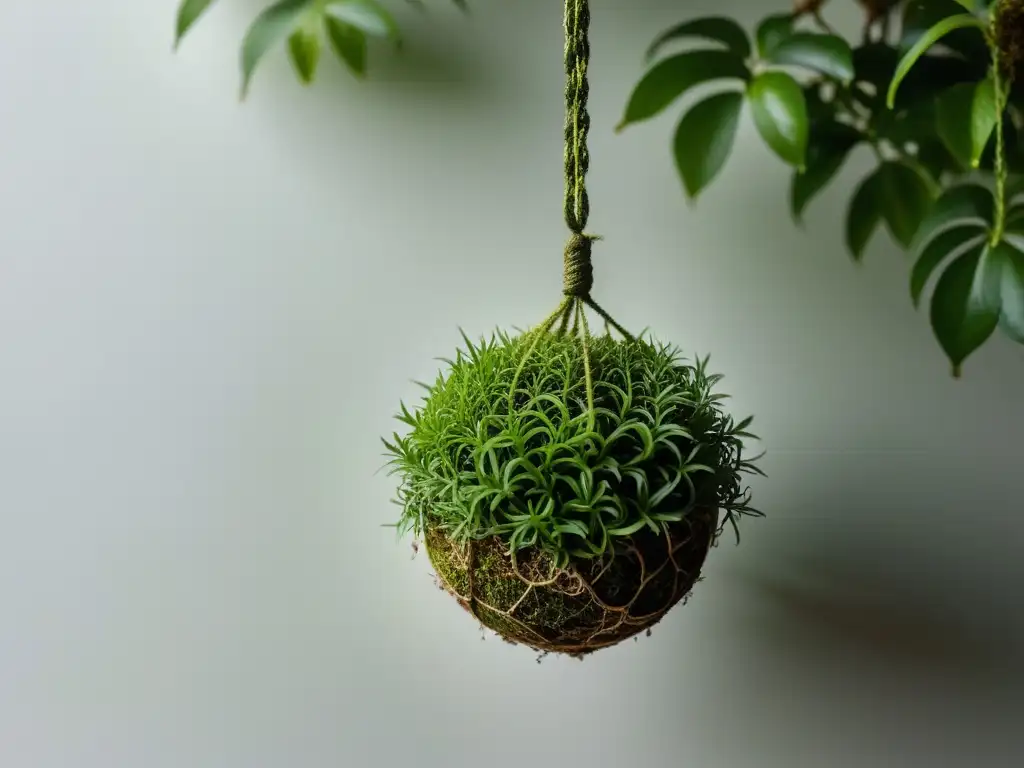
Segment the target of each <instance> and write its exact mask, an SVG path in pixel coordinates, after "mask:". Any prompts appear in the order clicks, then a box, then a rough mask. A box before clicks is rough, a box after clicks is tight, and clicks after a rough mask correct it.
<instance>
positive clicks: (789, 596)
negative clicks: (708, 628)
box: [722, 501, 1024, 717]
mask: <svg viewBox="0 0 1024 768" xmlns="http://www.w3.org/2000/svg"><path fill="white" fill-rule="evenodd" d="M830 506H831V508H830ZM820 509H822V510H824V514H823V515H822V516H821V519H820V520H819V521H816V522H811V521H810V520H799V521H797V520H782V521H779V523H780V528H782V529H783V530H782V531H781V532H779V533H782V534H783V537H780V542H782V543H777V544H775V545H774V546H773V547H769V548H768V549H770V550H773V551H771V552H770V553H769V552H765V551H763V550H762V552H761V553H760V555H761V557H760V558H759V559H760V560H761V565H762V566H763V567H760V568H758V566H757V565H755V566H753V568H751V567H749V566H748V567H747V568H745V569H744V570H739V571H733V572H732V573H723V574H722V578H723V579H724V580H725V581H726V583H728V581H729V580H730V579H732V580H733V581H734V586H736V587H739V588H740V589H741V590H742V591H743V592H744V593H746V598H747V599H746V600H744V603H745V605H748V606H750V609H749V611H748V612H747V614H746V615H745V616H744V617H743V618H742V619H741V620H740V621H741V623H742V625H743V631H744V632H746V633H748V636H749V637H750V638H751V640H750V641H751V642H752V643H754V644H755V647H756V648H757V651H756V653H757V655H758V656H762V654H763V657H762V659H761V661H762V662H763V661H770V663H778V664H780V665H781V666H783V667H790V666H791V668H792V669H795V670H800V674H801V676H803V675H808V674H809V675H815V674H819V675H822V676H823V677H824V678H827V679H828V680H829V681H830V685H832V686H838V687H839V688H842V687H843V686H844V684H849V685H850V686H854V687H855V686H857V685H859V684H860V683H861V682H863V679H864V678H867V677H873V676H874V677H876V678H877V677H881V678H883V679H885V680H887V681H888V682H889V683H891V684H893V685H895V686H896V687H898V688H900V689H902V690H903V691H905V692H906V693H910V692H913V691H917V692H921V691H922V690H928V691H931V692H934V693H937V694H941V693H942V692H943V691H945V692H949V691H951V690H957V691H964V690H971V691H975V692H978V693H982V692H983V693H984V695H983V696H981V697H980V699H979V700H978V701H961V702H960V704H962V705H964V706H966V708H967V711H968V713H970V714H971V715H972V716H974V717H977V716H980V715H982V714H983V712H982V711H981V710H980V709H979V707H981V708H985V707H986V706H987V705H993V706H995V702H996V701H1005V700H1006V698H1007V697H1009V698H1011V699H1013V700H1014V701H1024V653H1022V650H1024V645H1022V641H1024V622H1022V621H1021V619H1020V616H1019V615H1018V613H1019V612H1018V605H1019V603H1018V597H1017V595H1016V594H1015V592H1016V588H1015V586H1014V585H1019V584H1021V583H1022V580H1024V567H1021V564H1020V562H1019V560H1020V558H1019V556H1016V557H1015V556H1014V554H1013V551H1014V550H1015V549H1017V550H1019V546H1014V542H1015V541H1016V542H1018V543H1019V541H1020V538H1021V533H1020V527H1019V525H1017V524H1015V523H1016V521H1014V520H1012V519H1006V518H1002V519H999V518H998V513H996V515H994V516H993V519H990V520H988V521H986V519H985V517H986V515H985V513H984V511H983V509H979V507H977V506H975V507H973V508H971V507H965V508H964V514H963V515H962V516H958V517H956V518H954V519H951V518H950V517H949V516H946V517H945V519H935V518H932V519H931V520H929V518H928V515H927V514H923V513H926V512H929V511H930V510H923V509H913V508H911V509H908V508H907V507H906V506H901V508H900V509H886V508H884V507H882V508H881V510H879V509H877V508H876V510H873V511H871V512H869V513H865V507H863V506H860V505H856V506H855V505H845V506H844V505H836V504H835V502H834V501H833V502H832V503H831V505H829V504H828V503H827V502H826V503H823V504H822V505H821V506H820ZM787 532H788V533H790V534H791V535H790V536H789V537H785V536H784V534H785V533H787ZM768 560H770V563H769V562H767V561H768ZM754 569H756V570H754ZM862 676H863V677H862ZM831 690H832V689H831V688H830V691H831ZM972 698H973V697H972ZM960 704H958V705H957V706H959V705H960Z"/></svg>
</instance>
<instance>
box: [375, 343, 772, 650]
mask: <svg viewBox="0 0 1024 768" xmlns="http://www.w3.org/2000/svg"><path fill="white" fill-rule="evenodd" d="M528 352H529V354H527V353H528ZM445 362H446V364H447V370H445V371H442V372H439V374H438V377H437V379H436V381H435V382H434V383H433V384H432V385H424V387H425V389H426V395H425V396H424V398H423V402H422V403H421V404H420V406H419V407H418V408H416V409H412V410H411V409H409V408H407V407H406V406H405V405H404V404H403V405H402V409H401V414H400V415H399V419H400V420H401V421H402V422H403V423H404V424H405V425H406V426H407V427H408V428H409V431H408V432H407V434H405V435H398V434H395V436H394V438H393V440H392V441H386V442H385V445H386V446H387V449H388V452H389V454H390V457H391V465H392V470H393V472H395V473H397V474H398V475H399V476H400V477H401V484H400V486H399V492H398V497H399V498H398V500H399V502H400V504H401V506H402V515H401V517H400V520H399V527H400V529H401V530H403V531H405V532H412V533H414V534H415V535H417V536H419V537H423V538H424V541H425V543H426V545H427V550H428V552H429V553H430V557H431V560H432V562H433V565H434V567H435V569H436V570H437V572H438V575H439V577H440V578H441V580H442V582H443V584H444V586H445V587H446V588H447V589H448V590H449V591H450V592H452V593H453V594H454V595H455V596H456V597H457V598H458V599H459V601H460V602H461V603H462V604H463V606H464V607H465V608H467V609H468V610H470V611H471V612H472V613H473V614H474V615H475V616H476V617H477V618H478V619H479V620H480V621H481V622H482V623H483V624H484V625H486V626H488V627H490V628H492V629H494V630H495V631H497V632H499V633H500V634H501V635H502V636H503V637H505V638H506V639H509V640H511V641H513V642H521V643H526V644H528V645H530V646H532V647H534V648H538V649H542V650H556V651H564V652H567V653H573V654H583V653H587V652H589V651H591V650H594V649H596V648H599V647H604V646H606V645H611V644H613V643H616V642H618V641H620V640H621V639H623V638H625V637H628V636H630V635H633V634H635V633H636V632H639V631H641V630H643V629H646V628H648V627H650V626H651V624H653V623H654V622H656V621H658V620H659V619H660V618H661V617H662V616H663V615H664V614H665V612H666V611H668V610H669V609H670V608H671V607H672V606H673V605H675V604H676V603H677V602H678V601H679V600H680V599H682V598H683V597H684V596H685V595H686V594H688V593H689V591H690V589H691V587H692V586H693V584H694V583H695V582H696V580H697V579H698V578H699V576H700V568H701V565H702V564H703V562H704V558H705V557H706V555H707V552H708V549H709V548H710V547H711V545H712V544H713V542H714V541H715V539H716V537H717V535H718V533H719V532H720V528H719V520H720V517H719V513H720V512H722V513H723V514H722V516H721V520H722V524H723V525H724V524H725V523H730V524H732V525H733V527H734V528H735V527H737V521H738V519H739V517H741V516H742V515H760V513H759V512H757V511H756V510H754V509H753V508H752V507H751V506H750V505H749V503H748V502H749V493H748V491H747V489H746V488H745V487H744V486H743V484H742V482H741V476H742V475H743V474H745V473H748V472H753V471H757V470H756V468H755V467H754V464H753V462H752V461H751V460H748V459H745V458H744V457H743V440H744V439H745V438H749V437H753V436H752V435H750V434H749V433H748V432H747V431H746V429H747V426H748V424H749V423H750V419H747V420H744V421H742V422H740V423H736V422H734V421H733V419H732V418H731V417H730V416H729V415H728V414H726V413H724V412H723V411H722V409H721V408H720V402H721V401H722V399H724V398H725V397H726V396H725V395H724V394H722V393H720V392H717V391H716V389H715V388H716V385H717V383H718V381H719V380H720V378H721V377H719V376H716V375H712V374H709V373H708V371H707V360H699V361H697V362H695V363H692V364H691V363H688V362H687V361H685V360H684V359H682V358H681V357H680V356H679V353H678V350H676V349H675V348H673V347H669V346H666V345H659V344H655V343H653V342H651V341H648V340H645V339H642V338H641V339H628V340H626V341H618V340H615V339H613V338H612V337H611V336H602V337H597V338H593V337H592V338H589V339H587V340H583V339H581V338H580V337H575V336H567V335H560V334H557V333H544V334H542V335H539V336H538V335H525V336H515V337H510V336H507V335H505V334H501V333H499V334H496V335H495V336H494V337H492V338H491V339H490V340H483V341H481V342H480V343H478V344H473V343H471V342H470V341H469V340H468V339H466V350H458V351H457V353H456V356H455V358H454V359H453V360H447V361H445ZM588 381H589V382H590V384H591V386H590V387H589V388H588V386H587V382H588ZM737 530H738V529H737Z"/></svg>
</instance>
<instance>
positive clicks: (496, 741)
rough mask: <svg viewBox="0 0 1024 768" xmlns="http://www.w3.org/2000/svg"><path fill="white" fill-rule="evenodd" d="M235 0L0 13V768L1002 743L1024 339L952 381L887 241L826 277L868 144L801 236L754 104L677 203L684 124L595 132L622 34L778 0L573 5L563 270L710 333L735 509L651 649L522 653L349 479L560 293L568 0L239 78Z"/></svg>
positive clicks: (896, 752) (1018, 643) (623, 71)
mask: <svg viewBox="0 0 1024 768" xmlns="http://www.w3.org/2000/svg"><path fill="white" fill-rule="evenodd" d="M846 4H847V5H849V6H850V7H849V8H846V7H837V8H836V11H837V15H836V16H835V17H834V18H836V19H837V20H839V21H840V23H845V24H846V26H847V28H849V29H852V28H853V25H854V24H855V23H856V19H855V9H854V8H853V6H852V4H851V3H848V2H847V3H846ZM260 5H262V2H257V1H256V0H249V1H248V2H243V1H242V0H222V2H221V3H219V4H218V6H216V7H215V9H214V10H213V11H212V12H211V13H210V14H209V16H208V17H207V18H206V19H205V20H204V21H203V22H202V23H201V24H200V25H199V26H198V27H196V29H195V31H194V33H193V34H192V35H191V36H190V37H189V39H188V40H187V43H186V44H185V45H184V46H183V48H182V50H181V52H180V53H179V54H178V55H177V56H172V54H171V29H172V22H173V16H174V6H175V2H174V1H173V0H160V2H150V3H142V2H129V1H128V0H93V2H89V3H80V2H71V1H70V0H52V1H51V2H48V3H5V4H4V8H3V12H2V14H0V19H2V24H0V523H2V526H0V765H2V766H4V768H92V767H93V766H95V767H96V768H100V766H102V767H103V768H116V767H118V768H119V767H120V766H125V767H131V768H138V767H140V766H145V768H165V767H166V768H172V767H173V768H182V767H183V766H188V767H189V768H264V767H266V768H285V767H286V766H287V767H288V768H292V767H293V766H294V767H295V768H327V767H328V766H330V767H332V768H337V766H353V767H358V768H362V767H363V766H366V767H367V768H375V767H376V766H380V767H381V768H391V766H397V765H418V766H424V768H434V767H435V766H437V767H440V766H450V767H451V768H463V767H464V766H467V767H468V766H479V765H486V766H491V767H492V768H506V767H512V766H516V767H517V768H518V767H520V766H524V765H528V764H543V765H548V764H551V765H586V766H591V767H592V768H604V767H605V766H624V765H634V764H635V765H642V766H649V767H650V768H662V766H664V767H666V768H668V767H670V766H680V765H686V766H701V767H702V768H705V767H706V768H747V766H750V767H754V766H756V767H757V768H770V767H774V766H780V767H781V766H785V767H786V768H798V767H800V766H808V768H821V767H822V766H828V767H829V768H845V767H846V766H850V768H854V767H856V768H862V767H863V766H866V765H871V766H885V767H888V766H917V765H928V766H930V767H931V768H942V767H943V766H950V768H966V767H967V766H971V767H972V768H974V767H977V768H981V767H982V766H985V767H987V766H992V767H993V768H1008V767H1009V766H1011V765H1017V764H1020V759H1021V757H1022V756H1024V736H1022V734H1021V730H1020V725H1019V721H1020V714H1021V712H1022V711H1024V710H1022V707H1024V691H1022V689H1024V672H1022V670H1024V665H1022V656H1024V654H1022V653H1021V651H1022V646H1024V620H1022V618H1021V612H1020V606H1021V602H1020V600H1021V598H1020V589H1021V586H1022V585H1024V561H1022V558H1021V554H1020V553H1021V543H1022V537H1024V523H1022V521H1021V518H1022V516H1024V502H1022V498H1024V473H1022V472H1021V466H1022V445H1021V434H1022V432H1024V398H1022V393H1024V388H1022V383H1024V350H1022V349H1021V348H1020V347H1013V346H1011V345H1010V344H1009V343H1005V342H998V343H992V344H990V345H988V346H987V347H986V348H985V349H984V351H983V352H981V353H979V354H978V355H976V356H975V357H973V358H972V359H971V360H970V361H969V363H968V365H967V367H966V377H965V378H964V379H963V380H962V381H960V382H954V381H953V380H952V379H950V378H949V376H948V368H947V364H946V362H945V361H944V358H943V357H942V354H941V352H940V350H939V348H938V346H937V344H936V343H935V342H934V341H933V339H932V337H931V333H930V330H929V328H928V323H927V317H926V314H925V313H923V312H921V313H918V312H915V311H914V310H913V309H912V307H911V305H910V301H909V298H908V295H907V288H906V274H907V264H906V263H905V261H904V259H903V257H902V256H901V255H900V254H899V253H898V252H897V251H896V250H895V249H894V248H893V247H892V246H891V244H890V243H889V242H888V241H887V240H886V239H885V238H884V237H880V238H878V240H877V241H876V242H875V244H874V245H873V246H872V248H871V250H870V253H869V254H868V256H867V258H866V263H865V264H863V265H861V266H859V267H856V266H854V265H852V264H851V263H850V261H849V259H848V258H847V256H846V254H845V253H844V251H843V249H842V245H841V242H842V241H841V221H842V214H843V205H844V203H845V201H846V200H847V199H848V195H849V190H850V188H851V186H852V184H853V183H855V181H856V180H857V178H858V172H862V171H863V170H864V169H865V168H866V167H867V160H868V158H860V157H858V158H857V159H856V160H855V161H854V162H853V163H851V165H850V166H849V167H848V168H847V169H846V171H845V172H844V174H843V177H842V179H841V180H840V181H839V183H837V184H836V185H835V186H834V187H833V188H832V189H831V190H830V191H829V192H828V193H827V194H826V195H825V196H824V197H823V198H821V199H820V200H818V201H817V202H816V203H815V204H814V207H813V214H812V217H811V222H810V224H809V226H808V227H807V229H806V231H803V232H801V231H798V230H797V229H796V228H794V227H793V226H791V225H790V223H789V221H788V213H787V205H786V196H785V188H786V181H787V171H786V169H785V168H783V167H782V165H781V163H780V162H778V161H776V160H774V159H773V157H772V156H771V155H770V154H769V153H768V151H767V150H766V149H765V148H763V147H762V146H761V144H760V142H759V140H758V139H757V137H756V136H755V134H754V133H753V130H752V126H751V124H750V122H749V121H747V122H745V124H744V125H743V128H742V135H741V140H740V142H739V146H738V148H737V150H736V153H735V155H734V156H733V158H732V160H731V161H730V163H729V165H728V167H727V169H726V171H725V174H724V176H723V177H722V178H721V179H720V180H719V182H718V183H716V184H715V185H714V186H713V188H712V189H711V190H710V191H709V192H708V193H707V194H706V196H704V198H703V199H702V200H701V203H700V205H699V206H698V207H697V208H696V209H690V208H688V207H687V206H686V205H685V203H684V201H683V197H682V192H681V188H680V184H679V181H678V179H677V177H676V175H675V171H674V169H673V166H672V163H671V155H670V149H669V147H670V135H671V130H672V128H673V125H674V122H675V120H676V119H677V116H678V115H679V114H681V112H682V110H681V108H678V107H677V108H676V109H674V110H673V112H672V114H671V115H666V116H665V117H664V118H660V119H658V120H656V121H655V122H654V123H652V124H649V125H644V126H639V127H635V128H633V129H631V130H629V131H628V132H627V133H625V134H623V135H621V136H615V135H614V134H613V133H612V126H613V125H614V124H615V122H616V121H617V119H618V117H619V115H620V111H621V109H622V107H623V105H624V103H625V99H626V97H627V95H628V93H629V90H630V87H631V86H632V84H633V83H634V82H635V80H636V78H637V77H638V76H639V74H640V72H641V52H642V51H643V49H644V47H645V46H646V44H647V43H648V42H649V41H650V40H651V39H652V38H653V36H654V35H655V34H656V33H657V32H659V31H661V30H662V29H664V28H665V27H667V26H668V25H669V24H671V23H673V22H676V21H679V20H682V19H683V18H685V17H688V16H694V15H699V14H703V13H706V12H710V11H715V12H726V13H736V14H738V15H739V16H740V17H741V18H742V19H743V20H744V21H746V22H748V23H753V22H754V20H755V19H756V18H758V17H760V16H761V15H763V14H764V13H766V12H767V11H768V10H770V9H773V8H774V7H775V5H771V4H762V3H755V2H753V0H749V1H748V2H745V3H744V2H738V1H734V2H728V1H727V0H719V1H718V2H711V1H710V0H701V1H699V2H698V1H697V0H694V1H693V2H668V1H667V0H665V1H664V2H656V0H642V1H639V0H629V2H626V1H625V0H594V22H593V28H592V29H593V55H594V61H593V65H592V70H591V71H592V77H593V85H592V97H591V111H592V115H593V124H594V129H593V136H592V140H591V146H592V151H593V157H594V159H593V165H592V173H591V177H590V180H591V190H592V193H591V194H592V203H593V216H592V219H591V229H592V230H593V231H595V232H599V233H601V234H602V235H604V236H605V240H604V241H603V242H601V243H600V244H599V246H598V249H597V251H596V260H597V261H596V267H597V281H598V282H597V287H596V291H597V296H598V297H599V300H600V301H602V303H604V304H606V305H607V306H609V307H611V308H612V309H613V310H614V311H615V313H616V314H617V316H618V317H620V319H622V320H623V321H624V322H626V323H627V324H628V325H630V326H632V327H634V328H640V327H643V326H645V325H649V326H651V327H652V328H654V329H656V331H657V334H658V335H659V337H661V338H664V339H667V340H672V341H674V342H676V343H679V344H681V345H682V346H683V347H684V348H686V349H689V350H693V351H694V352H697V353H704V352H711V353H712V360H713V362H714V363H715V365H716V366H717V368H718V370H720V371H722V372H724V373H725V374H726V379H725V385H726V387H727V389H729V391H731V392H732V393H733V394H734V396H735V399H734V401H733V402H734V407H735V409H736V411H737V413H738V414H739V415H743V414H746V413H750V412H752V413H755V414H757V422H756V424H757V426H758V427H759V429H760V431H761V434H762V435H763V437H764V439H765V444H766V447H767V448H768V449H769V454H768V457H767V458H766V460H765V464H764V466H765V468H766V470H767V471H768V473H769V475H770V478H769V479H768V480H766V481H760V480H759V481H758V482H757V483H756V484H755V492H756V495H757V496H756V498H757V501H758V502H759V504H760V505H761V506H762V507H763V509H765V511H766V512H767V513H768V515H769V516H768V518H767V519H766V520H762V521H753V522H751V523H749V524H748V525H747V526H746V528H745V534H746V537H745V539H744V541H743V544H742V545H741V546H739V547H734V546H732V545H731V543H730V542H729V541H726V542H725V544H724V545H723V546H722V547H720V548H719V549H718V550H716V551H715V553H714V554H713V556H712V558H711V560H710V562H709V567H708V570H707V577H708V578H707V580H706V581H705V582H704V583H703V584H701V585H700V586H699V587H698V590H697V591H696V593H695V596H694V599H693V600H692V601H691V602H690V604H689V605H688V606H687V607H686V608H685V609H680V610H679V611H678V612H673V613H672V614H671V616H670V617H668V618H667V619H666V620H665V621H664V622H663V623H662V624H661V625H659V626H658V628H657V630H656V631H655V633H654V635H653V636H652V637H651V638H643V639H642V640H641V641H640V642H638V643H627V644H625V645H623V646H621V647H618V648H615V649H612V650H607V651H604V652H602V653H600V654H598V655H597V656H595V657H593V658H591V659H590V660H588V661H586V662H585V663H579V662H575V661H570V660H563V659H558V658H550V657H549V658H548V659H547V660H546V661H545V663H543V664H540V665H538V664H536V663H535V659H534V656H533V654H531V653H530V652H528V651H526V650H523V649H516V648H512V647H509V646H507V645H505V644H503V643H501V642H498V641H496V640H489V641H488V642H480V633H479V632H478V631H477V629H476V627H475V626H474V625H473V624H472V622H470V620H469V619H468V618H467V617H466V616H465V615H464V614H463V613H462V612H461V611H460V610H459V609H458V608H457V607H455V605H454V603H453V602H451V601H450V599H448V598H447V597H445V596H444V595H443V594H441V593H440V592H438V591H437V590H436V588H435V587H434V586H433V584H432V582H431V580H430V578H429V574H428V569H427V564H426V560H425V558H420V559H417V560H416V561H413V562H410V559H409V558H410V551H409V544H408V542H399V543H396V542H395V540H394V536H393V532H392V531H391V530H390V529H387V528H381V527H380V524H381V523H383V522H390V521H391V520H393V519H394V515H395V512H396V510H395V508H394V507H393V506H391V505H389V503H388V500H389V498H390V496H391V494H392V491H393V487H394V485H393V481H392V480H391V479H389V478H387V477H386V476H384V475H383V473H382V474H379V475H374V472H375V471H376V470H377V469H378V467H379V466H380V464H381V461H382V458H381V456H380V446H379V443H378V436H379V435H381V434H386V433H388V432H390V430H391V429H392V428H393V423H392V421H391V414H392V413H393V412H394V410H395V408H396V407H397V404H398V401H399V399H400V398H409V397H414V396H415V393H416V388H415V387H414V386H413V385H411V384H410V383H409V381H410V380H411V379H415V378H421V377H424V376H429V375H431V374H432V373H433V371H434V365H435V363H434V362H433V358H434V357H437V356H442V355H446V354H448V353H449V352H451V351H452V350H453V348H454V346H455V345H456V344H457V343H458V341H459V337H458V333H457V328H458V327H459V326H460V325H461V326H463V327H465V328H466V329H467V331H468V332H470V333H472V334H479V333H484V332H487V331H488V330H490V329H492V328H493V327H495V326H498V325H500V326H504V327H510V326H516V325H518V326H523V325H527V324H531V323H533V322H535V321H537V320H539V319H540V317H541V316H542V315H544V314H546V313H547V311H549V310H550V308H551V307H552V306H553V303H554V302H555V301H557V298H558V292H559V288H560V269H561V266H560V259H561V249H562V245H563V242H564V237H565V233H564V230H563V225H562V222H561V218H560V211H561V207H560V195H561V172H562V171H561V147H560V141H561V120H562V114H561V110H562V103H561V98H562V97H561V94H562V81H561V77H562V70H561V29H560V20H561V11H560V8H559V7H558V6H559V4H558V3H555V2H509V1H508V0H505V1H503V2H497V1H496V0H478V1H477V2H476V3H475V6H476V7H477V12H476V13H475V15H474V18H473V19H472V20H469V21H466V20H464V19H463V18H461V17H460V16H459V15H458V14H457V13H455V12H454V11H453V10H452V9H451V8H449V7H448V4H447V3H446V2H442V0H436V2H434V3H433V6H434V7H435V10H434V11H433V12H432V13H431V14H430V15H428V16H425V17H421V16H418V15H417V14H415V13H413V12H411V11H408V10H407V9H405V8H404V7H401V5H402V4H401V3H393V6H398V12H399V13H400V14H401V19H402V20H403V22H404V25H405V28H406V30H407V35H408V50H407V52H406V53H405V54H404V55H403V56H402V57H400V58H396V57H395V56H393V55H391V54H390V53H389V52H388V51H386V50H384V49H377V50H375V51H374V54H375V55H374V61H373V64H374V67H373V76H372V78H371V80H370V81H369V82H365V83H359V82H356V81H354V80H353V79H352V78H350V77H348V76H347V75H346V74H345V73H344V72H343V71H342V70H341V68H340V66H339V65H336V64H334V63H333V62H332V63H331V64H330V66H327V67H325V70H324V73H323V76H322V77H321V81H320V83H319V84H318V85H316V86H315V87H314V88H313V89H311V90H304V89H302V88H300V87H299V86H298V85H296V84H294V83H293V81H292V77H291V74H290V70H289V68H288V64H287V63H286V61H285V58H284V55H283V53H281V52H279V53H278V54H277V55H276V56H274V57H273V59H272V60H268V62H267V64H266V66H265V67H263V68H262V69H261V71H260V74H259V75H258V77H257V79H256V81H255V84H254V88H253V92H252V95H251V99H250V101H249V102H248V103H247V104H246V105H244V106H242V105H239V103H238V102H237V99H236V95H237V87H238V76H237V70H236V66H237V65H236V62H237V44H238V42H239V40H240V39H241V35H242V32H243V30H244V27H245V25H246V23H247V22H248V21H249V20H250V19H251V18H252V15H253V14H254V12H255V10H256V9H257V8H258V7H259V6H260ZM833 5H837V6H840V5H841V4H840V3H834V4H833ZM779 7H780V8H781V5H780V6H779Z"/></svg>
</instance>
